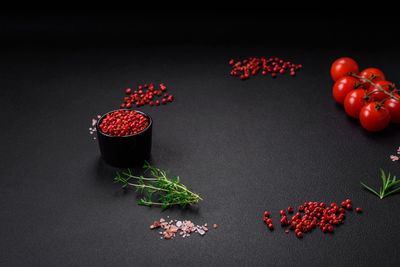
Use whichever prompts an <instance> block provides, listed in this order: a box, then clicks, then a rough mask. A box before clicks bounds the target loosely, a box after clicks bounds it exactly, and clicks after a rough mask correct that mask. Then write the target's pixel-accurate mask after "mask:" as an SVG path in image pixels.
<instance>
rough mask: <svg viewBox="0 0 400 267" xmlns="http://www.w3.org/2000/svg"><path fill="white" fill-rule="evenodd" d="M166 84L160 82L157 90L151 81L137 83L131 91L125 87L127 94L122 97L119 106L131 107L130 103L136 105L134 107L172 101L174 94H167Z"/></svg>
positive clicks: (157, 104)
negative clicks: (122, 99)
mask: <svg viewBox="0 0 400 267" xmlns="http://www.w3.org/2000/svg"><path fill="white" fill-rule="evenodd" d="M166 91H167V86H165V84H164V83H160V88H159V90H156V89H155V87H154V84H153V83H150V84H147V83H146V84H144V85H139V86H138V89H137V90H135V91H132V89H131V88H127V89H125V93H126V94H127V95H128V96H126V97H124V102H123V103H122V104H121V108H131V107H132V105H136V107H140V106H144V105H146V104H149V106H150V107H152V106H154V105H156V106H159V105H160V104H164V105H165V104H167V103H168V102H172V101H173V100H174V96H173V95H172V94H167V93H166ZM157 96H158V97H162V99H161V101H160V100H155V101H154V98H155V97H157Z"/></svg>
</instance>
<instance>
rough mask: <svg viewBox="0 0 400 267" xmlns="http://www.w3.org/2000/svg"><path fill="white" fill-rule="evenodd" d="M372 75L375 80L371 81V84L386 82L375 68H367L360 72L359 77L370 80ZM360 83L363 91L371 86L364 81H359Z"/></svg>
mask: <svg viewBox="0 0 400 267" xmlns="http://www.w3.org/2000/svg"><path fill="white" fill-rule="evenodd" d="M372 75H374V76H375V78H374V79H372V82H373V83H376V82H377V81H382V80H386V78H385V74H383V72H382V71H381V70H380V69H377V68H368V69H365V70H363V71H362V72H360V76H361V77H362V78H367V79H371V77H372ZM360 82H361V83H363V88H365V89H369V87H370V86H371V84H370V83H369V82H368V81H367V80H365V79H360Z"/></svg>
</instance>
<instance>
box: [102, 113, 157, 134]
mask: <svg viewBox="0 0 400 267" xmlns="http://www.w3.org/2000/svg"><path fill="white" fill-rule="evenodd" d="M120 110H128V111H132V110H133V111H135V112H137V113H140V114H142V115H144V116H146V117H147V118H148V119H149V121H150V123H149V125H147V127H146V129H144V130H143V131H141V132H138V133H136V134H130V135H124V136H115V135H109V134H106V133H104V132H103V131H101V130H100V127H99V124H100V122H101V121H102V120H103V119H104V117H105V116H107V114H110V113H113V112H116V111H120ZM152 125H153V119H152V118H151V116H150V115H149V114H147V113H144V112H143V111H140V110H135V109H128V108H120V109H115V110H111V111H109V112H106V113H104V114H103V115H102V116H101V117H100V118H99V119H98V120H97V123H96V131H97V133H98V134H101V135H104V136H107V137H111V138H127V137H133V136H138V135H142V134H144V133H145V132H147V131H148V130H149V129H150V127H151V126H152Z"/></svg>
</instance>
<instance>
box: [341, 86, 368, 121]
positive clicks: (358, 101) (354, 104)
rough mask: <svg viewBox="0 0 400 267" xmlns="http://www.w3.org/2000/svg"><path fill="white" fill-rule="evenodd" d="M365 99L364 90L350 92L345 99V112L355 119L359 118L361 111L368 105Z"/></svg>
mask: <svg viewBox="0 0 400 267" xmlns="http://www.w3.org/2000/svg"><path fill="white" fill-rule="evenodd" d="M364 97H365V90H364V89H356V90H353V91H350V92H349V93H348V94H347V95H346V98H345V99H344V110H345V111H346V113H347V115H349V116H350V117H353V118H355V119H358V118H359V115H360V110H361V109H362V108H363V107H364V105H365V104H366V101H365V100H364Z"/></svg>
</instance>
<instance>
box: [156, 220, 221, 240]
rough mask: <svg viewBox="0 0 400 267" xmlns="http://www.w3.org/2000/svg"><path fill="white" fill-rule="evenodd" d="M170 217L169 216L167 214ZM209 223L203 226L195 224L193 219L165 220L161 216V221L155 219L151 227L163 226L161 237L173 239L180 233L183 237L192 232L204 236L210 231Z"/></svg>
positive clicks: (160, 232)
mask: <svg viewBox="0 0 400 267" xmlns="http://www.w3.org/2000/svg"><path fill="white" fill-rule="evenodd" d="M167 218H169V216H167ZM207 226H208V224H207V223H205V224H203V226H201V225H195V224H194V223H193V222H192V221H189V220H184V221H179V220H170V221H165V219H164V218H161V219H160V220H159V221H154V223H153V224H152V225H150V229H156V228H161V229H162V230H163V231H159V232H158V233H159V234H160V235H162V236H161V239H171V238H174V237H176V235H177V234H178V235H180V236H181V237H182V238H185V237H189V236H190V234H191V233H197V234H199V235H201V236H204V235H205V234H206V232H207V231H208V228H207ZM213 227H214V228H217V225H216V224H214V225H213Z"/></svg>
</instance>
